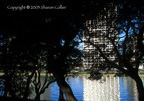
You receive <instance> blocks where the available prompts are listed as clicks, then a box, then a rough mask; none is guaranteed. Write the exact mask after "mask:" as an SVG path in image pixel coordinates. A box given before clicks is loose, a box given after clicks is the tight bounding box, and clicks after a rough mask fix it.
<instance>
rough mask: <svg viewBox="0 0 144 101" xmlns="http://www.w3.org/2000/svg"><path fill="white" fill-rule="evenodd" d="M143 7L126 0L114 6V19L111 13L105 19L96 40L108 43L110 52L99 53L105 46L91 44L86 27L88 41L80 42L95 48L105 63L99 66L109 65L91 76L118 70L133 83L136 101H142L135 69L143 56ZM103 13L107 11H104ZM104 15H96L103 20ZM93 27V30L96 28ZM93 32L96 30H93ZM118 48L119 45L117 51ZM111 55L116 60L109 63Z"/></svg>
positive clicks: (139, 82)
mask: <svg viewBox="0 0 144 101" xmlns="http://www.w3.org/2000/svg"><path fill="white" fill-rule="evenodd" d="M143 3H144V2H131V1H128V0H124V1H121V2H117V3H116V5H115V6H116V7H117V10H118V11H117V15H116V16H115V18H114V17H113V16H114V15H113V13H110V15H109V16H110V17H108V18H107V19H106V28H107V30H106V34H102V36H97V37H96V38H100V37H102V38H106V39H107V40H109V41H110V43H111V45H112V47H111V49H112V50H111V52H109V53H105V51H103V50H104V49H105V48H106V47H105V46H106V43H104V46H101V45H98V44H95V43H94V42H93V41H92V38H91V36H92V33H90V32H89V30H90V27H92V25H89V26H87V27H86V29H87V31H88V34H89V37H86V38H85V39H86V40H84V42H87V43H89V44H90V45H92V46H93V47H95V48H96V50H97V51H98V52H99V55H100V57H102V58H103V59H104V60H105V61H104V63H103V64H107V63H108V64H109V65H107V66H103V68H97V69H93V73H92V74H94V72H95V70H96V72H97V71H100V70H105V69H111V68H116V69H118V70H120V71H121V72H123V73H124V74H126V75H128V76H130V77H131V78H132V79H133V80H135V82H136V85H137V90H138V93H139V98H138V99H139V101H143V100H144V96H143V95H144V87H143V83H142V80H141V78H140V76H139V74H138V73H139V66H140V63H141V61H142V58H143V56H144V43H143V41H144V37H143V36H144V34H143V33H144V23H143V21H144V19H143V18H144V14H143V11H144V9H143ZM106 9H109V8H107V7H106ZM106 13H107V10H106V11H102V12H101V13H100V15H101V16H105V15H106ZM95 19H96V18H95ZM103 20H104V19H102V20H101V21H103ZM113 25H114V26H113ZM95 26H97V24H96V25H95ZM93 29H96V27H95V28H93ZM100 33H103V32H100ZM111 34H114V36H111ZM117 40H118V41H117ZM118 44H120V47H119V48H118ZM111 53H112V55H114V54H115V55H116V56H115V57H117V58H115V59H114V60H112V59H110V58H109V56H110V55H111ZM94 68H95V67H94ZM96 74H97V73H96ZM93 76H94V75H93Z"/></svg>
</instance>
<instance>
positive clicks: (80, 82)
mask: <svg viewBox="0 0 144 101" xmlns="http://www.w3.org/2000/svg"><path fill="white" fill-rule="evenodd" d="M41 78H42V79H44V78H43V77H41ZM107 78H108V77H107ZM114 78H115V77H112V79H106V80H108V81H105V82H110V81H109V80H114ZM84 79H86V77H79V76H78V77H69V78H67V82H68V84H69V85H70V86H71V88H72V90H73V93H74V95H75V97H76V98H77V99H78V101H83V99H85V96H84V93H85V92H84V85H85V80H84ZM142 80H143V82H144V78H142ZM90 82H91V81H90ZM95 82H100V81H95ZM115 82H118V85H113V86H115V87H119V88H118V90H119V92H118V93H117V96H119V97H120V98H119V100H112V99H111V101H138V100H137V89H136V84H135V82H134V81H133V80H132V79H131V78H129V77H118V80H117V81H115ZM112 83H113V81H111V84H112ZM96 84H98V83H96ZM105 84H106V83H103V84H100V85H98V86H96V87H97V88H99V89H102V88H101V87H103V86H104V87H105V86H106V85H105ZM87 85H89V86H88V87H90V84H87ZM93 85H94V83H93ZM0 86H1V85H0ZM106 87H107V88H108V87H109V86H106ZM108 89H109V88H108ZM108 89H106V88H105V91H106V93H101V94H107V93H111V92H108V91H109V90H108ZM103 90H104V89H103ZM114 90H115V89H114ZM87 92H93V93H91V94H94V95H95V94H100V93H99V92H98V91H95V90H94V89H91V90H90V88H88V90H87ZM0 96H1V95H0ZM33 96H34V94H33V95H32V96H31V98H33ZM98 96H101V95H98ZM104 96H108V95H104ZM104 96H101V97H104ZM58 97H59V87H58V86H57V83H56V82H54V83H52V84H51V85H50V86H49V88H48V89H47V90H46V91H45V93H44V94H42V95H41V100H51V101H58ZM87 97H88V96H87ZM91 99H92V101H100V100H98V99H94V98H91ZM85 101H86V100H85ZM103 101H105V100H103ZM107 101H110V99H107Z"/></svg>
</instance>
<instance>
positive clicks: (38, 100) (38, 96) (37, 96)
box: [35, 93, 40, 101]
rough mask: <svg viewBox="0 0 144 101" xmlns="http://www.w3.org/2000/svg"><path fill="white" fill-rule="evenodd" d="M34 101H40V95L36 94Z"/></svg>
mask: <svg viewBox="0 0 144 101" xmlns="http://www.w3.org/2000/svg"><path fill="white" fill-rule="evenodd" d="M35 101H40V94H39V93H38V94H36V97H35Z"/></svg>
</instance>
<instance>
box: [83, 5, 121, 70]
mask: <svg viewBox="0 0 144 101" xmlns="http://www.w3.org/2000/svg"><path fill="white" fill-rule="evenodd" d="M116 17H117V6H115V5H113V4H109V5H108V6H107V7H106V8H104V11H103V12H102V13H101V14H98V16H97V17H96V19H93V20H87V21H86V22H85V28H86V30H85V31H84V32H83V41H84V42H83V66H84V68H85V69H90V68H91V67H93V66H95V67H102V66H109V64H107V63H105V61H106V60H105V59H104V58H103V57H102V56H101V54H100V52H99V50H98V48H97V46H98V47H99V48H100V50H101V51H102V52H103V53H104V55H105V56H106V57H107V58H108V59H110V60H112V61H115V60H116V55H115V53H114V51H113V48H114V47H113V45H112V43H111V41H110V40H109V39H108V37H110V38H112V40H114V42H115V44H116V47H117V48H118V36H117V33H118V32H117V31H116V30H115V27H116V26H117V24H116V22H115V18H116ZM107 35H108V37H107ZM87 40H90V41H91V42H92V43H94V44H95V45H96V46H94V45H91V44H90V43H89V42H87Z"/></svg>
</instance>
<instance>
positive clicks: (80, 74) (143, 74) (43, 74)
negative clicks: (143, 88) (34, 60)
mask: <svg viewBox="0 0 144 101" xmlns="http://www.w3.org/2000/svg"><path fill="white" fill-rule="evenodd" d="M3 75H4V73H0V76H3ZM45 75H46V74H45V73H41V76H45ZM67 76H90V74H89V73H70V74H67ZM103 76H104V77H105V76H111V77H114V76H116V75H115V74H114V73H105V74H103ZM139 76H140V77H144V73H142V74H141V73H139ZM119 77H128V76H126V75H124V74H123V75H121V76H119Z"/></svg>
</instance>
